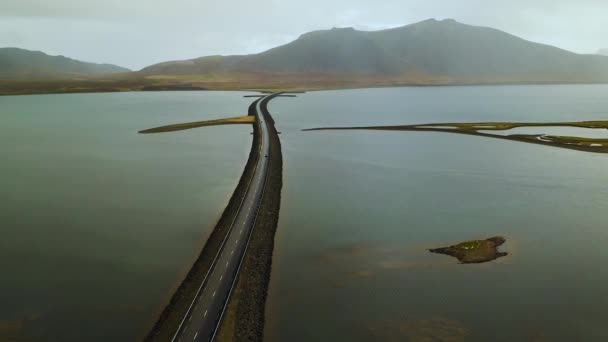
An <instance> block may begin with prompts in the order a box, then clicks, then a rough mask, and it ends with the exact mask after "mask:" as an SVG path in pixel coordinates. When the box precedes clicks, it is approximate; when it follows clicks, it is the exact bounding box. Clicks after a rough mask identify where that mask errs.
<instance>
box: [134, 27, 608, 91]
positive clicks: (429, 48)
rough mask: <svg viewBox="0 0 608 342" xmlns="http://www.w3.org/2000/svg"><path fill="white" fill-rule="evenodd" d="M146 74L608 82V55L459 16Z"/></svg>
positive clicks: (311, 37) (342, 80)
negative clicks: (563, 46) (539, 40)
mask: <svg viewBox="0 0 608 342" xmlns="http://www.w3.org/2000/svg"><path fill="white" fill-rule="evenodd" d="M140 73H141V74H144V75H199V76H203V77H201V78H200V79H206V80H224V79H229V80H235V79H239V80H241V81H243V82H244V83H245V84H249V83H251V84H252V85H258V86H263V85H265V84H267V83H277V82H279V83H280V82H285V83H287V84H289V85H292V84H307V83H311V82H312V83H315V82H316V83H319V84H328V83H331V82H332V81H333V82H335V83H336V84H344V85H350V84H368V85H394V84H462V83H465V84H466V83H557V82H567V83H572V82H608V58H606V57H603V56H597V55H579V54H575V53H572V52H569V51H565V50H562V49H559V48H556V47H552V46H548V45H543V44H538V43H533V42H530V41H526V40H524V39H521V38H518V37H516V36H513V35H511V34H508V33H505V32H502V31H499V30H496V29H492V28H487V27H479V26H470V25H465V24H462V23H459V22H457V21H455V20H452V19H447V20H441V21H438V20H435V19H429V20H425V21H422V22H419V23H415V24H411V25H407V26H403V27H398V28H394V29H388V30H381V31H358V30H355V29H353V28H334V29H331V30H322V31H314V32H310V33H306V34H303V35H301V36H300V37H299V38H298V39H297V40H295V41H293V42H291V43H288V44H286V45H283V46H279V47H276V48H273V49H270V50H268V51H265V52H262V53H259V54H254V55H244V56H209V57H202V58H197V59H193V60H186V61H174V62H166V63H160V64H156V65H152V66H149V67H147V68H144V69H143V70H141V71H140Z"/></svg>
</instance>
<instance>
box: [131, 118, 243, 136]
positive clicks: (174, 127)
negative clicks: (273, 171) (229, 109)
mask: <svg viewBox="0 0 608 342" xmlns="http://www.w3.org/2000/svg"><path fill="white" fill-rule="evenodd" d="M254 122H255V116H239V117H235V118H227V119H217V120H206V121H195V122H188V123H181V124H175V125H167V126H161V127H156V128H150V129H145V130H143V131H139V133H142V134H150V133H165V132H175V131H183V130H186V129H192V128H198V127H205V126H220V125H242V124H252V123H254Z"/></svg>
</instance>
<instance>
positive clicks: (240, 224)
mask: <svg viewBox="0 0 608 342" xmlns="http://www.w3.org/2000/svg"><path fill="white" fill-rule="evenodd" d="M274 96H276V95H274ZM274 96H273V95H269V96H267V97H266V98H268V97H270V98H272V97H274ZM266 103H267V101H263V99H260V100H258V101H256V102H255V103H254V104H253V105H252V107H250V112H251V111H252V109H255V110H254V111H255V113H250V114H254V115H255V116H256V124H257V125H258V132H259V133H260V139H259V141H260V143H259V148H260V150H259V151H260V152H259V154H258V160H257V162H256V165H255V171H254V174H253V177H252V178H251V181H250V183H249V185H248V189H247V192H246V194H245V197H244V198H243V201H242V202H241V205H240V207H239V209H238V212H237V214H236V216H235V219H234V221H233V222H232V225H231V227H230V232H229V233H228V235H227V236H226V238H225V240H224V242H223V244H222V246H221V248H220V251H219V252H218V254H217V256H216V258H215V260H214V262H213V265H212V266H211V269H210V270H209V272H208V274H207V275H206V277H205V279H204V280H203V282H202V283H201V286H200V288H199V290H198V292H197V294H196V296H195V298H194V301H193V302H192V304H191V305H190V308H189V309H188V311H187V313H186V314H185V316H184V318H183V320H182V322H181V324H180V326H179V328H178V331H177V332H176V334H175V335H174V337H173V340H172V341H211V340H213V338H214V337H215V333H216V331H217V327H218V325H219V322H220V320H221V317H222V315H223V312H224V308H225V306H226V304H227V302H228V298H229V297H230V293H231V292H232V288H233V286H234V283H235V282H236V278H237V275H238V272H239V269H240V265H241V261H242V260H243V256H244V255H245V251H246V249H247V245H248V243H249V237H250V235H251V231H252V229H253V226H254V225H255V220H256V217H257V213H258V208H259V205H260V203H261V200H262V195H263V193H264V186H265V184H266V175H267V173H268V160H269V155H270V144H269V139H270V138H269V133H268V130H269V128H268V124H269V123H267V122H266V120H265V118H264V115H263V112H262V108H261V106H262V105H264V106H265V104H266ZM264 110H265V111H266V108H264Z"/></svg>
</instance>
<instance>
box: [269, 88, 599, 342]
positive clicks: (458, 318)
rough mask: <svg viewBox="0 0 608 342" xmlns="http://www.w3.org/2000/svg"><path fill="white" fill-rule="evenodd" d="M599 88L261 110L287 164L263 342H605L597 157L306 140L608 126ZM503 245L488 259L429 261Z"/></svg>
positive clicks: (406, 96)
mask: <svg viewBox="0 0 608 342" xmlns="http://www.w3.org/2000/svg"><path fill="white" fill-rule="evenodd" d="M607 93H608V87H607V86H603V85H594V86H506V87H499V86H496V87H443V88H436V87H424V88H388V89H367V90H348V91H328V92H313V93H308V94H305V95H301V96H299V97H298V98H295V99H277V100H275V101H273V102H272V103H271V105H270V109H271V112H272V113H273V114H274V117H275V120H276V122H277V125H278V127H279V129H280V130H281V131H282V135H281V141H282V146H283V154H284V163H285V164H284V186H283V193H282V205H281V214H280V223H279V224H280V226H279V230H278V233H277V239H276V245H275V259H274V260H273V273H272V279H271V290H270V293H269V302H268V307H267V308H268V310H267V322H268V325H267V331H266V334H267V335H266V336H267V337H268V339H269V340H271V341H377V340H387V341H403V340H408V339H409V340H433V338H434V339H437V340H450V339H449V338H452V340H454V341H460V340H464V339H466V340H467V341H541V340H543V339H544V340H548V341H602V340H606V339H608V327H607V326H606V325H605V321H606V319H608V314H607V313H606V311H605V307H606V306H607V305H608V287H606V286H605V284H606V283H608V270H606V268H605V267H604V265H605V264H606V263H607V262H608V252H606V249H605V248H604V246H605V245H606V243H607V242H608V228H607V227H606V215H605V212H606V211H607V210H608V172H606V170H608V158H607V157H606V156H605V155H601V154H593V153H585V152H579V151H573V150H566V149H559V148H554V147H547V146H540V145H533V144H525V143H519V142H513V141H501V140H496V139H484V138H481V137H474V136H463V135H456V134H442V133H426V132H382V131H319V132H301V131H300V129H302V128H311V127H323V126H369V125H398V124H422V123H432V122H483V121H509V122H513V121H517V122H519V121H582V120H607V119H608V97H607V96H605V94H607ZM496 235H501V236H505V237H506V238H507V243H506V244H505V245H503V246H501V247H500V250H502V251H506V252H508V253H509V255H508V256H506V257H503V258H500V259H497V260H495V261H492V262H489V263H484V264H476V265H461V264H458V263H457V261H456V260H454V259H453V258H451V257H448V256H444V255H438V254H431V253H429V252H428V251H427V249H428V248H434V247H442V246H446V245H450V244H454V243H458V242H461V241H465V240H470V239H476V238H488V237H491V236H496Z"/></svg>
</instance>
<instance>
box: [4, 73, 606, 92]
mask: <svg viewBox="0 0 608 342" xmlns="http://www.w3.org/2000/svg"><path fill="white" fill-rule="evenodd" d="M560 84H563V85H573V84H607V83H604V82H588V81H585V80H561V81H560V80H558V81H552V80H547V81H542V80H541V81H538V80H529V81H527V80H520V81H512V80H447V79H420V80H414V79H403V80H399V79H382V78H375V77H364V76H361V77H359V76H356V75H354V76H352V75H351V76H348V77H347V76H345V77H344V78H337V77H334V76H328V77H324V76H323V75H311V76H310V79H306V78H303V76H302V75H300V76H299V77H293V75H291V76H290V75H287V76H285V77H284V78H283V77H281V76H279V75H270V76H269V77H268V78H263V77H260V76H259V75H258V76H256V77H249V76H244V77H243V78H242V79H241V78H239V77H237V76H234V77H230V78H226V79H223V78H219V79H213V80H210V79H208V77H203V76H197V75H193V76H183V75H174V76H166V77H161V76H137V77H133V76H130V77H122V76H115V77H109V78H104V79H78V80H39V81H25V80H0V96H14V95H42V94H79V93H114V92H136V91H208V90H235V91H236V90H239V91H247V90H252V91H267V92H275V91H300V90H307V91H315V90H339V89H361V88H387V87H428V86H431V87H437V86H442V87H444V86H482V85H487V86H496V85H560Z"/></svg>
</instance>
